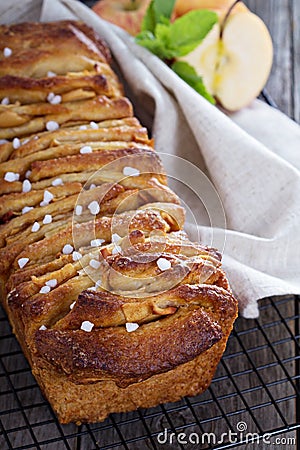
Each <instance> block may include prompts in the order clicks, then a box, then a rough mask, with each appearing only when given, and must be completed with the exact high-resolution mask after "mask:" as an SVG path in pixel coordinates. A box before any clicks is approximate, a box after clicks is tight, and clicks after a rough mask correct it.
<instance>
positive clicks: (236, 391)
mask: <svg viewBox="0 0 300 450" xmlns="http://www.w3.org/2000/svg"><path fill="white" fill-rule="evenodd" d="M0 324H1V337H0V358H1V360H0V391H1V392H0V404H1V412H0V426H1V434H0V449H1V450H2V449H3V450H4V449H5V450H6V449H47V450H52V449H53V450H54V449H55V450H62V449H69V450H70V449H72V450H75V449H76V450H90V449H93V450H94V449H103V450H104V449H113V448H114V449H118V450H121V449H122V450H123V449H126V450H128V449H130V450H143V449H163V450H166V449H196V448H197V449H198V448H215V449H223V448H235V447H239V446H241V445H245V443H246V442H249V441H250V440H251V438H252V439H254V441H255V443H258V441H259V448H270V444H273V445H275V444H277V445H278V447H277V448H279V449H283V448H284V449H296V443H297V432H298V442H300V441H299V430H300V421H299V405H300V403H299V401H300V393H299V364H300V360H299V298H296V297H278V298H274V297H273V298H268V299H264V300H262V301H261V302H260V318H259V319H255V320H246V319H243V318H238V319H237V321H236V324H235V327H234V331H233V333H232V335H231V336H230V338H229V341H228V345H227V349H226V352H225V354H224V356H223V358H222V360H221V362H220V364H219V366H218V369H217V372H216V374H215V377H214V379H213V382H212V384H211V386H210V388H209V389H208V390H207V391H206V392H205V393H204V394H202V395H200V396H198V397H190V398H185V399H184V400H182V401H180V402H177V403H170V404H166V405H161V406H158V407H156V408H150V409H146V410H139V411H135V412H133V413H127V414H113V415H111V416H110V417H109V419H107V420H106V421H105V422H103V423H98V424H92V425H82V426H79V427H77V426H76V425H74V424H71V425H60V424H59V422H58V421H57V419H56V417H55V415H54V413H53V412H52V410H51V408H50V406H49V404H48V403H47V401H46V400H45V399H44V398H43V397H42V395H41V393H40V390H39V387H38V385H37V383H36V381H35V380H34V378H33V376H32V375H31V371H30V367H29V365H28V363H27V361H26V359H25V358H24V356H23V353H22V351H21V350H20V347H19V345H18V343H17V341H16V339H15V337H14V335H13V334H12V332H11V328H10V326H9V323H8V321H7V318H6V316H5V314H4V312H3V311H2V310H1V316H0ZM297 411H298V412H297ZM234 433H236V434H234ZM247 433H248V434H247ZM250 433H251V434H250ZM197 439H198V440H197ZM249 445H250V444H249ZM247 448H248V447H247ZM254 448H255V447H254ZM256 448H257V447H256Z"/></svg>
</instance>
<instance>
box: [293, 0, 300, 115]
mask: <svg viewBox="0 0 300 450" xmlns="http://www.w3.org/2000/svg"><path fill="white" fill-rule="evenodd" d="M293 61H294V64H293V65H294V73H293V76H294V80H293V81H294V117H295V120H296V121H297V122H300V2H299V1H297V0H294V2H293Z"/></svg>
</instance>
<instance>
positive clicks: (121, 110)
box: [0, 95, 133, 139]
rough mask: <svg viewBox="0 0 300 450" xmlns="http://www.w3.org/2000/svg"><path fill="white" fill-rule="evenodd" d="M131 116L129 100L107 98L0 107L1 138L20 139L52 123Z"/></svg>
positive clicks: (61, 124)
mask: <svg viewBox="0 0 300 450" xmlns="http://www.w3.org/2000/svg"><path fill="white" fill-rule="evenodd" d="M132 114H133V112H132V105H131V103H130V102H129V100H127V98H126V97H118V98H108V97H106V96H104V95H99V96H96V97H94V98H92V99H88V100H79V101H76V102H67V103H60V104H57V105H55V104H51V103H33V104H29V105H21V106H19V105H17V104H14V105H0V139H13V138H15V137H18V138H19V137H22V136H28V135H29V134H32V133H37V132H39V131H43V130H46V129H47V126H48V123H49V122H55V124H57V125H58V126H63V125H68V124H69V123H73V122H74V121H82V122H84V121H100V120H105V119H121V118H125V117H130V116H132Z"/></svg>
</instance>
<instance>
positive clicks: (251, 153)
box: [0, 0, 300, 318]
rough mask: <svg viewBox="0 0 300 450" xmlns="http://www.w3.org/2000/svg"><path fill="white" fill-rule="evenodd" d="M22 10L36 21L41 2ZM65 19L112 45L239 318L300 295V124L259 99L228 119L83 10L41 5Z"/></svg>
mask: <svg viewBox="0 0 300 450" xmlns="http://www.w3.org/2000/svg"><path fill="white" fill-rule="evenodd" d="M1 3H3V2H1V1H0V7H1ZM24 4H27V9H28V11H30V14H31V16H30V19H31V20H32V10H33V9H34V8H33V6H32V5H35V7H36V11H38V10H39V6H40V5H41V1H40V0H36V1H34V0H26V1H24ZM24 4H23V9H24V8H25V6H24ZM14 13H15V17H16V20H18V21H20V20H26V19H27V17H26V14H25V13H24V11H22V14H21V13H20V12H19V11H15V12H14ZM14 13H13V12H12V11H10V13H9V14H8V13H7V14H6V17H5V21H6V22H8V21H10V20H9V18H8V16H10V17H11V18H13V17H14V16H13V14H14ZM65 18H73V19H81V20H84V21H85V22H86V23H88V24H89V25H91V26H92V27H94V28H95V29H96V30H97V31H98V33H99V34H100V35H101V36H102V37H103V38H104V39H105V40H106V41H107V42H108V44H109V46H110V48H111V50H112V52H113V55H114V57H115V60H116V61H117V63H118V65H119V67H120V68H121V72H122V75H123V77H124V78H125V79H126V81H127V83H128V95H129V96H130V97H131V98H132V99H133V101H134V104H135V106H136V113H137V115H138V116H139V117H141V118H142V120H143V121H144V123H145V124H146V125H148V126H150V127H151V128H152V131H153V135H154V137H155V141H156V149H157V150H158V151H159V152H161V154H162V159H163V160H164V163H165V167H166V168H167V172H168V174H169V175H170V177H171V180H170V182H171V184H172V185H173V186H175V188H176V190H177V192H178V194H179V195H181V196H182V197H183V201H184V203H185V205H186V206H187V208H188V224H187V229H188V231H189V232H190V233H191V235H192V237H193V238H196V239H198V238H200V240H201V241H202V242H203V243H206V244H212V245H215V246H217V247H218V248H219V249H221V250H222V251H223V262H224V267H225V270H226V271H227V274H228V276H229V280H230V283H231V286H232V289H233V291H234V294H235V295H236V297H237V298H238V299H239V304H240V311H241V313H242V315H244V317H248V318H250V317H257V316H258V305H257V301H258V300H259V299H261V298H263V297H266V296H271V295H281V294H300V276H299V275H300V269H299V267H300V195H299V194H300V172H299V169H300V128H299V126H298V125H297V124H295V123H294V122H292V121H291V120H289V119H288V118H287V117H286V116H284V115H283V114H281V113H279V112H278V111H276V110H274V109H272V108H271V107H269V106H267V105H265V104H263V103H262V102H259V101H255V102H253V103H252V104H251V105H250V106H249V107H248V108H245V109H244V110H243V111H241V112H238V113H235V114H231V115H230V117H228V116H226V115H225V114H224V113H223V112H221V111H220V110H219V109H217V108H216V107H214V106H212V105H211V104H209V103H208V102H207V101H206V100H204V99H203V98H202V97H200V96H199V95H198V94H197V93H195V92H194V91H193V90H192V89H191V88H190V87H189V86H188V85H187V84H186V83H184V82H183V81H182V80H180V79H179V78H178V77H177V76H176V75H175V74H174V73H173V72H172V71H171V70H170V69H168V67H167V66H166V65H165V64H163V63H162V62H161V61H160V60H159V59H158V58H156V57H155V56H154V55H152V54H150V53H149V52H148V51H147V50H145V49H144V48H141V47H139V46H137V45H136V44H135V43H134V41H133V39H132V38H131V37H130V36H129V35H127V34H126V33H125V32H124V31H123V30H121V29H119V28H118V27H114V26H112V25H110V24H108V23H106V22H104V21H103V20H101V19H100V18H99V17H97V16H96V15H95V14H94V13H93V12H92V11H91V10H89V9H88V8H87V7H85V6H84V5H83V4H81V3H79V2H77V1H76V0H44V2H43V6H42V11H41V16H40V20H42V21H50V20H60V19H65ZM1 20H3V16H2V17H1ZM180 158H182V159H180Z"/></svg>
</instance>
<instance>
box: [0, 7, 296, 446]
mask: <svg viewBox="0 0 300 450" xmlns="http://www.w3.org/2000/svg"><path fill="white" fill-rule="evenodd" d="M86 3H88V4H89V5H91V4H93V3H94V2H93V1H89V2H86ZM246 3H247V4H248V5H249V6H250V7H251V9H252V10H253V11H254V12H256V13H257V14H258V15H260V16H261V17H262V18H263V20H264V21H265V23H266V24H267V25H268V27H269V29H270V31H271V34H272V37H273V42H274V48H275V60H274V66H273V70H272V74H271V77H270V80H269V82H268V84H267V92H268V94H269V95H270V96H271V97H272V99H273V100H274V102H275V103H276V104H277V105H278V108H279V109H280V110H281V111H283V112H285V113H286V114H288V115H289V116H290V117H291V118H293V119H295V120H296V121H297V122H300V1H299V0H247V1H246ZM299 147H300V144H299ZM299 150H300V148H299ZM0 333H1V334H0V356H1V359H0V362H1V364H0V403H1V408H0V409H1V411H0V449H1V450H2V449H7V448H37V449H39V448H42V449H46V450H54V449H55V450H62V449H66V448H67V449H74V450H75V449H77V450H89V449H98V448H101V449H111V448H116V449H118V450H121V449H122V450H123V449H130V450H144V449H153V448H158V449H163V450H165V449H171V448H172V449H176V448H183V449H192V448H193V449H195V448H201V447H200V446H195V445H191V444H187V445H180V444H178V443H177V444H176V443H175V442H173V444H172V445H170V444H161V445H160V444H159V443H158V441H157V434H158V433H159V432H161V431H162V430H163V429H164V428H165V427H166V428H168V429H169V430H170V432H171V431H175V432H176V433H177V434H178V433H179V432H185V433H187V435H190V434H191V433H192V432H195V433H198V434H199V435H201V434H203V433H204V432H215V433H216V435H217V436H219V437H220V436H221V434H222V433H226V432H227V433H228V430H229V429H231V430H232V431H237V424H238V423H239V422H244V423H245V424H246V426H247V428H248V431H250V432H253V433H259V434H263V433H267V432H274V435H273V436H272V438H271V439H270V441H271V444H269V443H268V442H263V441H260V443H259V444H254V445H253V444H242V445H241V446H240V447H239V448H244V449H248V448H249V449H250V448H251V449H252V448H260V449H265V450H267V449H270V448H272V447H274V445H275V444H276V442H275V438H278V439H285V441H281V442H280V443H277V444H276V445H275V446H276V448H278V449H280V450H282V449H287V450H294V449H296V441H293V439H296V437H297V436H296V424H297V423H299V404H298V405H297V403H296V401H297V398H298V402H299V394H298V397H297V395H296V391H297V389H298V392H299V361H300V359H299V341H297V339H298V340H299V306H298V301H297V299H296V298H295V297H284V298H272V299H264V300H262V301H261V311H260V318H259V319H258V320H245V319H241V318H240V319H238V321H237V323H236V327H235V331H234V333H233V334H232V336H231V338H230V340H229V343H228V348H227V351H226V354H225V355H224V357H223V359H222V362H221V363H220V365H219V367H218V370H217V373H216V375H215V378H214V381H213V383H212V385H211V387H210V388H209V390H208V391H207V392H206V393H204V394H203V395H202V396H199V397H196V398H191V399H185V400H183V401H182V402H178V403H176V404H170V405H165V406H160V407H157V408H153V409H149V410H146V411H144V410H143V411H138V412H134V413H131V414H118V415H113V416H112V417H111V418H110V419H109V420H107V421H105V422H104V423H103V424H95V425H90V426H89V425H83V426H81V427H79V428H78V427H76V426H75V425H68V426H60V425H59V424H58V423H57V421H56V420H55V417H54V415H53V413H52V411H51V409H50V408H49V407H48V405H47V403H46V402H45V400H44V399H43V398H42V396H41V393H40V391H39V388H38V387H37V385H36V383H35V381H34V379H33V377H32V376H31V373H30V370H29V367H28V364H27V363H26V361H25V359H24V357H23V355H22V353H21V352H20V349H19V347H18V344H17V343H16V341H15V339H14V337H13V336H12V334H11V330H10V328H9V325H8V323H7V321H6V319H5V316H4V315H3V313H1V315H0ZM297 406H298V410H297ZM289 428H290V430H288V429H289ZM1 429H2V430H1ZM288 439H292V440H290V441H288ZM299 442H300V439H299V436H298V443H299ZM270 445H271V447H270ZM221 447H222V446H221V445H219V447H218V448H221ZM203 448H204V447H203Z"/></svg>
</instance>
